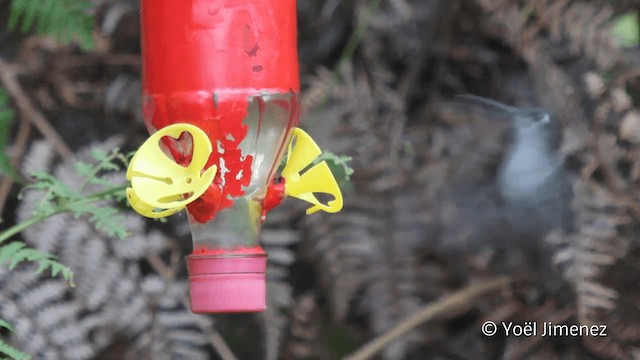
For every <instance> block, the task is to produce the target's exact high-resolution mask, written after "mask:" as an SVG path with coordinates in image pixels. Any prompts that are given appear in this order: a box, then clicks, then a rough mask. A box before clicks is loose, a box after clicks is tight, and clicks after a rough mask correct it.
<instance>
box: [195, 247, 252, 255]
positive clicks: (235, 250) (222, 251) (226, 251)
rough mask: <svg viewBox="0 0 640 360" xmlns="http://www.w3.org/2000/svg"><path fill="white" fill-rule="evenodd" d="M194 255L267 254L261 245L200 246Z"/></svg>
mask: <svg viewBox="0 0 640 360" xmlns="http://www.w3.org/2000/svg"><path fill="white" fill-rule="evenodd" d="M193 254H194V255H252V254H260V255H263V254H265V252H264V250H263V249H262V248H261V247H260V246H253V247H246V246H239V247H232V248H215V249H209V248H205V247H198V248H196V249H194V250H193Z"/></svg>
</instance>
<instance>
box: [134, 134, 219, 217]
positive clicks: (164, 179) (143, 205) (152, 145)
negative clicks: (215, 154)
mask: <svg viewBox="0 0 640 360" xmlns="http://www.w3.org/2000/svg"><path fill="white" fill-rule="evenodd" d="M184 132H186V133H189V134H190V135H191V139H192V149H193V151H192V159H191V163H190V164H189V166H186V167H185V166H182V165H180V164H177V163H176V162H175V161H174V160H173V159H172V158H170V157H169V156H168V155H167V154H165V152H164V151H163V150H162V148H161V145H160V140H161V139H162V138H163V137H165V136H169V137H172V138H174V139H178V138H179V137H180V135H181V134H182V133H184ZM211 152H212V145H211V141H209V137H208V136H207V134H206V133H205V132H204V131H202V130H201V129H200V128H198V127H196V126H193V125H190V124H182V123H180V124H173V125H169V126H166V127H164V128H162V129H160V130H158V131H157V132H156V133H154V134H153V135H151V137H149V139H147V141H145V142H144V144H142V146H141V147H140V149H138V151H137V152H136V154H135V155H134V156H133V159H131V163H130V164H129V168H128V169H127V180H129V181H131V187H129V188H127V198H128V199H129V203H130V204H131V207H132V208H133V209H134V210H135V211H136V212H138V213H139V214H140V215H143V216H146V217H150V218H160V217H165V216H169V215H171V214H174V213H176V212H178V211H180V210H182V209H183V208H184V207H185V206H186V205H188V204H189V203H191V202H193V201H194V200H196V199H197V198H198V197H200V196H201V195H202V194H203V193H204V192H205V191H206V190H207V188H208V187H209V186H210V185H211V183H212V182H213V179H214V177H215V175H216V171H217V167H216V166H215V165H213V166H211V167H210V168H209V169H207V170H206V171H203V170H204V167H205V165H206V163H207V161H208V159H209V155H211Z"/></svg>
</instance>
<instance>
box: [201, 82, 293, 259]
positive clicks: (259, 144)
mask: <svg viewBox="0 0 640 360" xmlns="http://www.w3.org/2000/svg"><path fill="white" fill-rule="evenodd" d="M248 104H249V105H248V114H247V117H246V118H245V119H244V120H243V122H242V124H243V125H246V126H248V128H247V132H246V135H245V137H244V139H243V140H242V141H241V142H240V146H239V148H240V150H241V153H242V156H243V158H245V159H246V158H247V157H248V156H252V157H253V159H252V163H251V178H250V181H249V184H248V185H247V186H244V187H243V191H244V195H241V196H238V197H234V198H232V199H231V200H232V201H233V204H232V205H231V206H230V207H227V208H222V209H220V210H219V211H218V212H217V214H216V215H215V217H214V218H213V219H212V220H210V221H208V222H206V223H201V222H199V221H197V220H196V219H195V218H194V217H193V216H190V217H189V221H190V224H191V233H192V237H193V249H194V253H196V254H219V253H221V250H224V252H225V253H238V252H242V253H246V252H250V249H252V248H255V247H257V246H259V244H258V235H259V232H260V225H261V223H262V221H261V217H262V213H263V211H262V210H263V209H262V200H263V199H264V196H265V194H266V191H267V186H268V184H269V183H270V182H271V180H272V179H273V176H274V174H275V172H276V171H277V169H278V167H279V165H280V161H281V159H282V155H283V153H284V150H285V149H286V146H285V145H286V143H287V137H288V133H289V130H290V128H291V126H292V124H293V123H294V121H295V120H296V119H295V117H296V116H297V107H298V105H299V104H298V100H297V95H296V94H293V93H289V94H273V93H271V94H269V93H264V94H261V95H256V96H251V97H250V100H249V102H248ZM216 148H217V150H218V151H222V152H224V151H226V149H224V148H222V147H221V146H220V144H217V145H216V144H214V151H216ZM218 171H219V172H220V173H221V174H224V172H225V171H226V169H225V165H224V164H220V165H219V170H218ZM221 185H222V186H225V185H226V184H224V183H222V184H221Z"/></svg>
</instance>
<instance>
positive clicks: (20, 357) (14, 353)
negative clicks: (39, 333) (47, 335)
mask: <svg viewBox="0 0 640 360" xmlns="http://www.w3.org/2000/svg"><path fill="white" fill-rule="evenodd" d="M0 354H4V355H6V356H8V357H9V358H10V359H15V360H28V359H31V356H29V355H27V354H25V353H23V352H22V351H20V350H18V349H16V348H14V347H13V346H11V345H9V344H7V343H5V342H4V341H2V340H0Z"/></svg>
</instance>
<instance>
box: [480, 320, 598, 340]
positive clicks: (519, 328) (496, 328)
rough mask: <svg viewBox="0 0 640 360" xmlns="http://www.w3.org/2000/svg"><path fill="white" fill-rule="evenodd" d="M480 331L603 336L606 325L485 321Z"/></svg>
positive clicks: (509, 333) (518, 334) (533, 335)
mask: <svg viewBox="0 0 640 360" xmlns="http://www.w3.org/2000/svg"><path fill="white" fill-rule="evenodd" d="M481 330H482V333H483V334H484V335H486V336H494V335H496V334H497V333H498V332H500V333H501V335H504V336H515V337H521V336H522V337H535V336H540V337H583V336H591V337H605V336H607V325H576V324H573V325H567V324H554V323H552V322H547V321H545V322H543V323H542V324H538V323H536V322H534V321H525V322H524V323H514V322H510V321H501V322H499V323H495V322H493V321H486V322H485V323H484V324H482V328H481Z"/></svg>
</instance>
